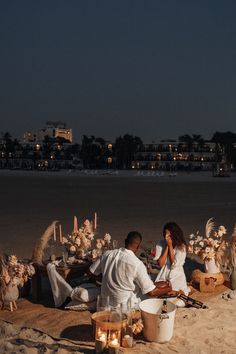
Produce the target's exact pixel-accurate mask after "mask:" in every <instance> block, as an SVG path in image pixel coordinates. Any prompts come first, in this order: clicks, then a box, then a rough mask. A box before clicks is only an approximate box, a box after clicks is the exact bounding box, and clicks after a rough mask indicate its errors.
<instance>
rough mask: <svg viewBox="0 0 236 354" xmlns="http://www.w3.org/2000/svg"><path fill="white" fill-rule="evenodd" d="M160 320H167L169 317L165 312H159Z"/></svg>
mask: <svg viewBox="0 0 236 354" xmlns="http://www.w3.org/2000/svg"><path fill="white" fill-rule="evenodd" d="M159 318H160V320H168V319H169V315H167V314H166V313H161V314H160V315H159Z"/></svg>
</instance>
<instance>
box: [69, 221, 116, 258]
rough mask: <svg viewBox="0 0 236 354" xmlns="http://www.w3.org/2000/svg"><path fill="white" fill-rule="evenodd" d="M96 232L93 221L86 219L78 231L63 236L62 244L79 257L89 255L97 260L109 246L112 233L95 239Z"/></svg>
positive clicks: (88, 256) (70, 252)
mask: <svg viewBox="0 0 236 354" xmlns="http://www.w3.org/2000/svg"><path fill="white" fill-rule="evenodd" d="M95 232H96V230H94V228H93V222H92V221H89V220H88V219H86V220H85V221H84V222H83V225H82V226H81V227H80V228H79V229H78V231H73V232H72V233H71V234H70V235H68V236H67V237H63V238H62V244H64V246H65V247H66V249H67V251H68V253H69V254H71V255H74V256H75V257H76V258H78V259H81V258H82V259H83V258H85V257H87V258H92V260H95V259H96V258H97V257H99V256H101V254H102V253H103V252H104V250H106V249H108V248H109V245H110V243H111V235H110V234H108V233H106V234H105V235H104V237H103V238H97V239H95Z"/></svg>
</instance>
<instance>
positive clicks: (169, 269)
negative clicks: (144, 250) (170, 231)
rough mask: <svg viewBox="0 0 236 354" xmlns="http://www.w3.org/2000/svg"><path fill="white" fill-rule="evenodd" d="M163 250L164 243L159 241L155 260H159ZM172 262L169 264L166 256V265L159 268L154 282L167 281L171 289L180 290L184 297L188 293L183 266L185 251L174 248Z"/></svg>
mask: <svg viewBox="0 0 236 354" xmlns="http://www.w3.org/2000/svg"><path fill="white" fill-rule="evenodd" d="M164 248H165V241H161V242H160V244H159V245H157V246H156V255H155V257H154V259H155V260H157V259H159V257H160V256H161V254H162V250H163V249H164ZM174 255H175V258H174V262H173V263H172V264H171V263H170V259H169V256H167V260H166V264H165V265H164V266H163V267H162V268H161V270H160V272H159V273H158V275H157V278H156V280H155V281H160V280H169V281H170V283H171V286H172V289H173V290H175V291H179V290H182V291H183V292H184V293H185V295H188V294H189V293H190V288H189V287H188V286H187V281H186V276H185V273H184V268H183V265H184V263H185V258H186V249H185V248H183V249H179V248H177V247H175V248H174Z"/></svg>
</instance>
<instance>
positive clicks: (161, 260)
mask: <svg viewBox="0 0 236 354" xmlns="http://www.w3.org/2000/svg"><path fill="white" fill-rule="evenodd" d="M168 249H169V248H168V246H167V244H166V246H165V248H164V251H163V252H162V255H161V256H160V258H158V260H157V263H158V264H159V266H160V267H163V266H164V265H165V264H166V260H167V256H168Z"/></svg>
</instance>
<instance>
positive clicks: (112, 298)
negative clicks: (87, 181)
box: [0, 213, 236, 354]
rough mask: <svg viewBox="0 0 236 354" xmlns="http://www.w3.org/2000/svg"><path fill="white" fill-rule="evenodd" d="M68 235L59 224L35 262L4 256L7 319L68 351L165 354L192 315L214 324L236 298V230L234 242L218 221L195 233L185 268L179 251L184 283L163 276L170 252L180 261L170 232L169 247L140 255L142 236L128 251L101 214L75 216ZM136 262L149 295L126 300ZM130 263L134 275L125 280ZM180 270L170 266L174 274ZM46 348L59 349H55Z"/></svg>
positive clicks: (39, 246) (42, 241)
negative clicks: (215, 309)
mask: <svg viewBox="0 0 236 354" xmlns="http://www.w3.org/2000/svg"><path fill="white" fill-rule="evenodd" d="M169 228H170V227H169ZM167 229H168V228H167ZM168 230H169V229H168ZM62 231H63V229H62V225H61V223H60V222H58V221H53V222H52V223H51V224H50V225H49V226H48V227H47V228H46V230H45V232H44V233H43V235H42V236H41V237H40V238H39V239H38V241H37V243H36V245H35V248H34V250H33V254H32V258H31V259H30V260H24V261H20V260H18V258H17V257H16V256H15V255H10V256H7V255H5V254H4V253H3V252H1V255H0V258H1V284H0V285H1V303H2V307H1V311H0V320H2V321H6V323H11V324H14V325H17V326H20V327H21V328H31V329H32V330H34V331H40V333H45V334H46V335H48V336H49V337H51V338H53V340H54V341H55V340H56V341H60V343H62V344H60V345H61V346H62V347H63V345H64V348H66V346H67V345H69V346H70V350H71V351H73V350H75V348H76V350H78V348H79V350H80V351H81V352H84V353H96V354H101V353H108V354H118V353H123V352H124V353H139V352H142V350H143V348H144V347H145V346H147V345H151V344H150V343H153V345H154V347H150V348H149V352H150V353H151V350H153V348H158V349H159V350H160V348H163V352H164V351H165V349H167V348H169V349H171V348H172V347H171V346H174V345H175V344H176V341H178V340H180V339H179V338H180V337H181V331H182V332H184V331H185V330H190V329H184V327H183V328H181V326H184V321H185V320H186V321H187V320H189V321H190V317H191V316H192V319H194V318H195V317H196V318H199V319H200V322H201V321H202V322H203V321H204V320H203V319H204V318H205V317H207V316H209V314H210V316H212V318H214V314H213V313H211V306H217V303H218V304H219V307H220V306H225V303H226V302H227V303H229V304H231V303H232V302H233V301H235V300H236V227H235V228H234V231H233V233H232V235H230V236H228V235H227V230H226V229H225V227H224V226H222V225H221V226H217V225H216V223H215V220H214V219H213V218H211V219H209V220H208V221H207V223H206V227H205V235H203V236H202V235H201V234H200V233H199V232H196V233H195V234H191V235H190V236H189V240H188V242H187V244H186V247H185V248H184V259H183V262H182V261H181V262H182V263H181V264H180V263H178V262H179V259H180V258H179V259H178V257H180V256H178V252H179V251H178V250H175V252H174V256H175V257H176V258H175V262H177V268H178V267H179V268H180V267H182V268H183V269H182V270H183V273H179V274H180V278H179V279H181V280H179V279H177V278H178V276H179V274H178V275H177V276H175V278H173V280H172V278H171V277H170V278H169V279H168V277H166V279H164V278H163V277H164V275H163V274H167V273H166V272H167V270H165V272H164V271H163V269H164V268H163V267H166V266H167V265H168V262H167V263H166V264H165V265H164V266H160V264H161V262H160V259H161V257H163V255H164V254H165V252H166V254H167V257H169V258H170V259H171V257H172V256H171V252H170V251H168V246H167V245H168V243H169V242H170V241H168V237H169V234H168V232H167V233H166V235H167V236H166V238H165V239H164V240H162V241H161V242H160V244H162V246H159V245H157V246H156V245H154V246H153V245H152V246H150V245H149V246H146V247H143V248H142V247H140V250H139V251H138V252H137V254H134V253H135V252H133V251H132V247H133V246H132V247H131V246H130V245H133V243H134V242H136V241H135V240H137V235H135V234H132V235H131V234H130V235H128V237H127V238H126V240H125V247H123V245H122V246H121V247H120V245H119V243H118V241H117V240H113V239H112V236H111V235H110V234H109V233H105V234H104V235H100V233H99V227H98V217H97V213H95V214H94V218H93V220H88V219H86V220H85V221H83V222H82V224H81V225H79V223H78V219H77V217H76V216H74V219H73V227H72V231H71V232H70V233H68V234H66V233H63V232H62ZM146 244H148V243H146ZM163 245H164V246H163ZM160 247H162V248H160ZM165 247H166V248H165ZM159 248H160V253H159V254H158V252H159ZM166 249H167V251H166ZM179 250H180V251H181V252H182V251H183V249H181V248H179ZM168 252H169V253H168ZM186 254H187V258H186V261H185V257H186ZM132 257H135V258H132ZM133 259H134V264H135V262H137V265H135V267H136V268H135V269H136V270H137V269H138V270H139V272H140V273H141V271H140V269H141V270H142V272H143V273H145V277H147V278H145V279H144V283H145V282H146V283H145V285H142V284H141V285H140V288H141V290H142V289H143V288H145V289H146V290H145V291H146V292H145V291H144V294H143V295H145V296H141V297H139V295H138V292H136V289H135V290H133V291H132V289H131V290H129V291H128V294H127V295H122V294H126V293H125V291H124V284H125V281H126V277H127V279H128V278H129V279H131V278H132V276H133V275H132V274H131V273H132V271H133V268H132V269H131V268H130V267H131V265H130V264H131V260H133ZM124 260H125V262H126V264H128V267H127V271H126V273H127V274H124V275H123V276H120V274H122V271H123V272H124V270H123V268H122V262H124ZM157 260H159V263H158V261H157ZM103 262H104V263H103ZM109 262H110V263H109ZM107 264H108V265H107ZM114 264H117V268H115V265H114ZM106 265H107V268H106ZM175 265H176V263H172V264H171V265H170V268H169V273H168V274H170V272H171V271H172V270H173V268H174V266H175ZM112 267H113V268H112ZM179 268H178V269H179ZM114 269H117V272H116V273H117V274H114ZM124 269H125V268H124ZM99 270H101V274H99ZM129 271H130V272H131V273H130V274H128V272H129ZM140 276H141V275H140ZM165 276H166V275H165ZM109 277H110V278H111V279H112V282H113V283H114V282H115V281H117V279H120V280H119V281H120V284H121V285H120V287H121V290H120V289H117V292H114V291H112V290H111V293H110V294H109V292H108V290H107V289H109V286H110V285H109V279H110V278H109ZM105 279H106V281H105ZM107 279H108V280H107ZM135 279H136V278H135ZM140 279H142V278H138V280H137V283H139V282H141V280H140ZM176 279H177V280H176ZM182 280H184V282H185V283H183V282H182ZM149 282H150V283H149ZM105 283H106V284H105ZM113 283H112V285H111V288H112V286H113V285H114V284H113ZM153 284H154V285H153ZM176 284H179V285H178V286H177V285H176ZM183 284H184V285H183ZM115 286H117V284H116V285H115ZM178 287H179V288H178ZM153 294H154V295H153ZM155 294H157V295H155ZM122 296H124V299H125V300H124V301H122V299H123V298H122ZM191 321H192V320H191ZM198 325H199V324H198ZM186 326H187V327H188V326H189V324H186ZM193 326H194V325H193ZM196 326H197V324H196ZM187 327H186V328H187ZM61 341H64V342H61ZM68 343H69V344H68ZM148 343H149V344H148ZM35 345H36V344H35ZM187 345H189V344H188V343H187V342H186V343H185V346H187ZM167 346H168V347H167ZM46 347H47V349H48V350H49V349H50V348H51V347H50V344H47V345H46ZM73 348H74V349H73ZM186 348H187V347H186ZM161 350H162V349H161ZM65 352H66V351H65ZM68 352H69V350H68ZM160 352H162V351H160Z"/></svg>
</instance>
